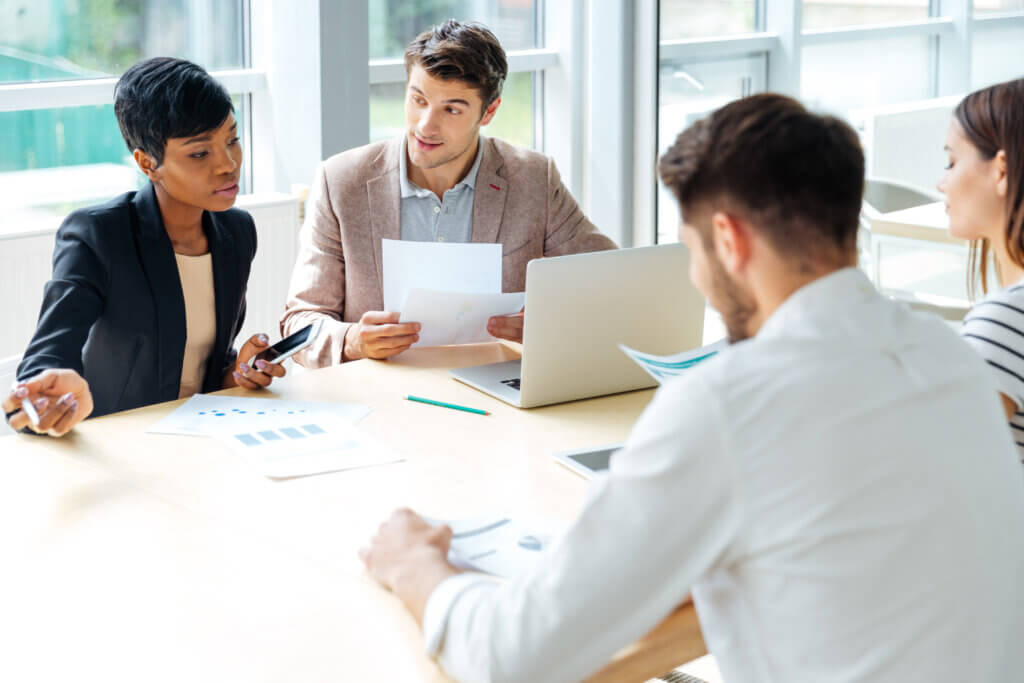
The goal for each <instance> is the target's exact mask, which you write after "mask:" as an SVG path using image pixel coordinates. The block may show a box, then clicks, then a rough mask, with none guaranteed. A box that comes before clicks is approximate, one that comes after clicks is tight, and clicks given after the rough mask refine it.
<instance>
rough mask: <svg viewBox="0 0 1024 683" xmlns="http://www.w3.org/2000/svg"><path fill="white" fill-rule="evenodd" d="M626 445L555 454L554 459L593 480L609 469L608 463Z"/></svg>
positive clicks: (618, 444) (619, 444) (617, 444)
mask: <svg viewBox="0 0 1024 683" xmlns="http://www.w3.org/2000/svg"><path fill="white" fill-rule="evenodd" d="M624 445H625V444H621V443H616V444H611V445H609V446H598V447H596V448H581V449H579V450H576V451H565V452H563V453H555V454H554V455H553V456H552V457H553V458H554V459H555V460H557V461H558V462H560V463H561V464H562V465H565V466H566V467H568V468H569V469H570V470H572V471H573V472H575V473H576V474H578V475H580V476H581V477H584V478H585V479H591V478H593V476H594V475H595V474H596V473H598V472H603V471H605V470H607V469H608V462H609V461H610V460H611V457H612V453H614V452H615V451H617V450H619V449H620V448H622V447H623V446H624Z"/></svg>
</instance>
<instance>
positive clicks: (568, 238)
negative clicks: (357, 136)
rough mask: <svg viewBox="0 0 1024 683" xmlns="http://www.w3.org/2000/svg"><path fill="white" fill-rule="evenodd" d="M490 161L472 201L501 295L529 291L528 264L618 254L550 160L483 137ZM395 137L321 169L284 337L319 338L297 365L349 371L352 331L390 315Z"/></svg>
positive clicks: (397, 217) (397, 211)
mask: <svg viewBox="0 0 1024 683" xmlns="http://www.w3.org/2000/svg"><path fill="white" fill-rule="evenodd" d="M480 141H481V144H482V146H483V158H482V159H481V162H480V170H479V174H478V175H477V180H476V189H475V194H474V199H473V239H472V241H473V242H490V243H495V242H496V243H500V244H502V245H503V247H504V249H503V255H502V264H501V265H502V289H503V290H504V291H506V292H521V291H523V290H524V289H525V288H526V264H527V262H529V261H530V260H531V259H535V258H540V257H542V256H562V255H565V254H575V253H580V252H587V251H600V250H603V249H614V248H615V243H614V242H613V241H612V240H611V239H609V238H608V237H606V236H605V235H603V234H601V233H600V232H598V230H597V228H595V227H594V225H593V224H592V223H591V222H590V221H589V220H587V217H586V216H584V215H583V212H582V211H581V210H580V208H579V206H578V205H577V204H576V200H575V199H573V197H572V195H571V194H570V193H569V190H568V189H566V187H565V185H563V184H562V179H561V177H560V176H559V174H558V169H556V168H555V163H554V161H552V160H551V159H550V158H548V157H546V156H544V155H543V154H539V153H537V152H534V151H531V150H527V149H522V148H520V147H515V146H513V145H510V144H509V143H507V142H503V141H501V140H496V139H493V138H485V137H481V138H480ZM401 151H402V139H401V138H396V139H393V140H388V141H386V142H378V143H374V144H371V145H366V146H364V147H359V148H356V149H351V150H348V151H346V152H342V153H341V154H336V155H335V156H333V157H331V158H330V159H327V160H326V161H324V162H323V163H322V164H321V165H320V167H319V168H318V169H317V173H316V178H315V179H314V181H313V188H312V190H311V194H310V198H309V205H308V209H307V215H306V221H305V223H304V224H303V226H302V230H301V232H300V236H299V256H298V260H297V261H296V264H295V271H294V272H293V273H292V281H291V286H290V287H289V292H288V302H287V304H286V306H285V312H284V316H283V317H282V318H281V334H282V335H287V334H291V333H293V332H295V331H296V330H298V329H300V328H301V327H302V326H303V325H306V324H307V323H310V322H312V321H313V320H315V319H317V318H323V319H324V322H323V324H324V329H323V331H322V332H321V334H320V337H319V339H318V340H317V342H316V343H315V344H313V346H311V347H310V348H309V349H307V350H306V351H303V352H301V353H299V354H296V360H298V362H300V363H302V364H303V365H306V366H308V367H323V366H326V365H332V364H336V363H340V362H341V353H342V349H343V346H344V339H345V330H347V329H348V327H349V325H350V324H351V323H353V322H357V321H358V320H359V318H360V317H361V316H362V315H363V313H365V312H366V311H380V310H383V308H384V296H383V292H382V284H381V282H382V278H383V263H382V261H381V241H382V240H384V239H393V240H397V239H401V190H400V189H399V181H398V176H399V161H400V156H399V155H400V154H401Z"/></svg>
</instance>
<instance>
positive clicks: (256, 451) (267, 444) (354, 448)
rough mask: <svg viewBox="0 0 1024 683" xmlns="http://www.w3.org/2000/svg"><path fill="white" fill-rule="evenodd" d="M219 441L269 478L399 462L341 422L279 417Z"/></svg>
mask: <svg viewBox="0 0 1024 683" xmlns="http://www.w3.org/2000/svg"><path fill="white" fill-rule="evenodd" d="M217 438H218V440H219V441H220V442H221V443H223V444H224V445H225V446H227V447H228V448H229V449H230V450H232V451H233V452H234V453H236V454H238V455H239V456H240V457H241V458H243V459H244V460H245V461H246V463H247V464H249V465H250V466H252V467H255V468H256V469H258V470H259V471H260V472H262V473H263V474H264V475H266V476H268V477H270V478H272V479H286V478H289V477H303V476H308V475H311V474H323V473H325V472H338V471H341V470H349V469H355V468H358V467H369V466H371V465H384V464H388V463H393V462H398V461H400V460H402V458H401V456H399V455H398V454H396V453H395V452H394V451H392V450H391V449H389V448H388V447H386V446H384V445H383V444H381V443H379V442H378V441H376V440H375V439H373V438H371V437H370V436H368V435H367V434H365V433H363V432H361V431H360V430H358V429H356V428H355V427H353V426H352V425H350V424H348V423H346V422H342V421H339V420H333V421H319V422H303V421H301V420H300V421H295V420H290V421H289V420H281V421H280V422H276V423H273V424H272V426H271V423H268V424H265V425H261V426H260V427H259V428H257V429H254V430H251V431H240V432H234V433H223V434H220V435H219V436H218V437H217Z"/></svg>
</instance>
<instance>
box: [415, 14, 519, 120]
mask: <svg viewBox="0 0 1024 683" xmlns="http://www.w3.org/2000/svg"><path fill="white" fill-rule="evenodd" d="M416 65H419V66H422V67H423V69H424V70H425V71H426V72H427V73H428V74H430V75H431V76H433V77H434V78H441V79H443V80H446V81H448V80H458V81H463V82H465V83H467V84H469V85H470V86H472V87H474V88H476V90H477V91H478V92H479V93H480V99H482V100H483V101H484V109H486V108H487V107H489V106H491V104H492V103H493V102H494V101H495V100H496V99H498V98H499V97H501V89H502V87H503V86H504V84H505V77H506V76H508V60H506V59H505V50H504V49H503V48H502V47H501V43H499V42H498V39H497V37H495V35H494V34H493V33H491V32H490V30H489V29H488V28H487V27H486V26H484V25H483V24H477V23H473V22H467V23H461V22H458V21H455V20H454V19H449V20H448V21H446V22H444V23H443V24H440V25H438V26H435V27H434V28H432V29H430V30H428V31H424V32H423V33H421V34H419V35H418V36H416V38H414V39H413V41H412V42H411V43H409V46H408V47H407V48H405V73H406V75H408V74H409V72H411V71H412V68H413V67H414V66H416Z"/></svg>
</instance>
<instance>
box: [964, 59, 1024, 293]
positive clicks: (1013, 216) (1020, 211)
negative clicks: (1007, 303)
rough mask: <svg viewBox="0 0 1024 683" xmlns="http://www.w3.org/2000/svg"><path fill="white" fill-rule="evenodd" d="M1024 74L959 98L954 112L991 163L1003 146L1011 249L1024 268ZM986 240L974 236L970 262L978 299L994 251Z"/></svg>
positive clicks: (1007, 233)
mask: <svg viewBox="0 0 1024 683" xmlns="http://www.w3.org/2000/svg"><path fill="white" fill-rule="evenodd" d="M1021 111H1024V78H1018V79H1015V80H1012V81H1007V82H1005V83H998V84H996V85H991V86H989V87H987V88H982V89H981V90H976V91H975V92H972V93H971V94H969V95H967V96H966V97H964V98H963V99H962V100H960V104H958V105H957V106H956V110H954V112H953V116H954V117H955V118H956V120H957V122H958V123H959V124H960V127H961V128H963V131H964V135H965V136H966V137H967V139H968V140H969V141H970V142H971V144H972V145H974V147H975V148H976V149H977V150H978V154H980V155H981V158H982V159H985V160H986V161H988V160H991V159H992V158H993V157H995V155H996V154H998V153H999V151H1000V150H1002V151H1003V153H1004V154H1006V227H1005V230H1004V233H1003V239H1004V244H1005V245H1006V253H1007V255H1009V257H1010V260H1011V261H1013V262H1014V263H1015V264H1016V265H1018V266H1021V267H1024V126H1022V125H1021V122H1020V113H1021ZM992 248H993V245H991V244H989V243H988V240H987V239H980V240H973V241H972V242H971V248H970V252H969V254H970V255H969V257H968V261H967V292H968V295H969V296H970V298H972V299H973V298H975V294H976V292H975V283H976V282H977V281H978V280H980V281H981V291H982V292H986V291H988V268H987V267H986V265H987V264H988V261H989V253H990V252H991V250H992Z"/></svg>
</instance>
